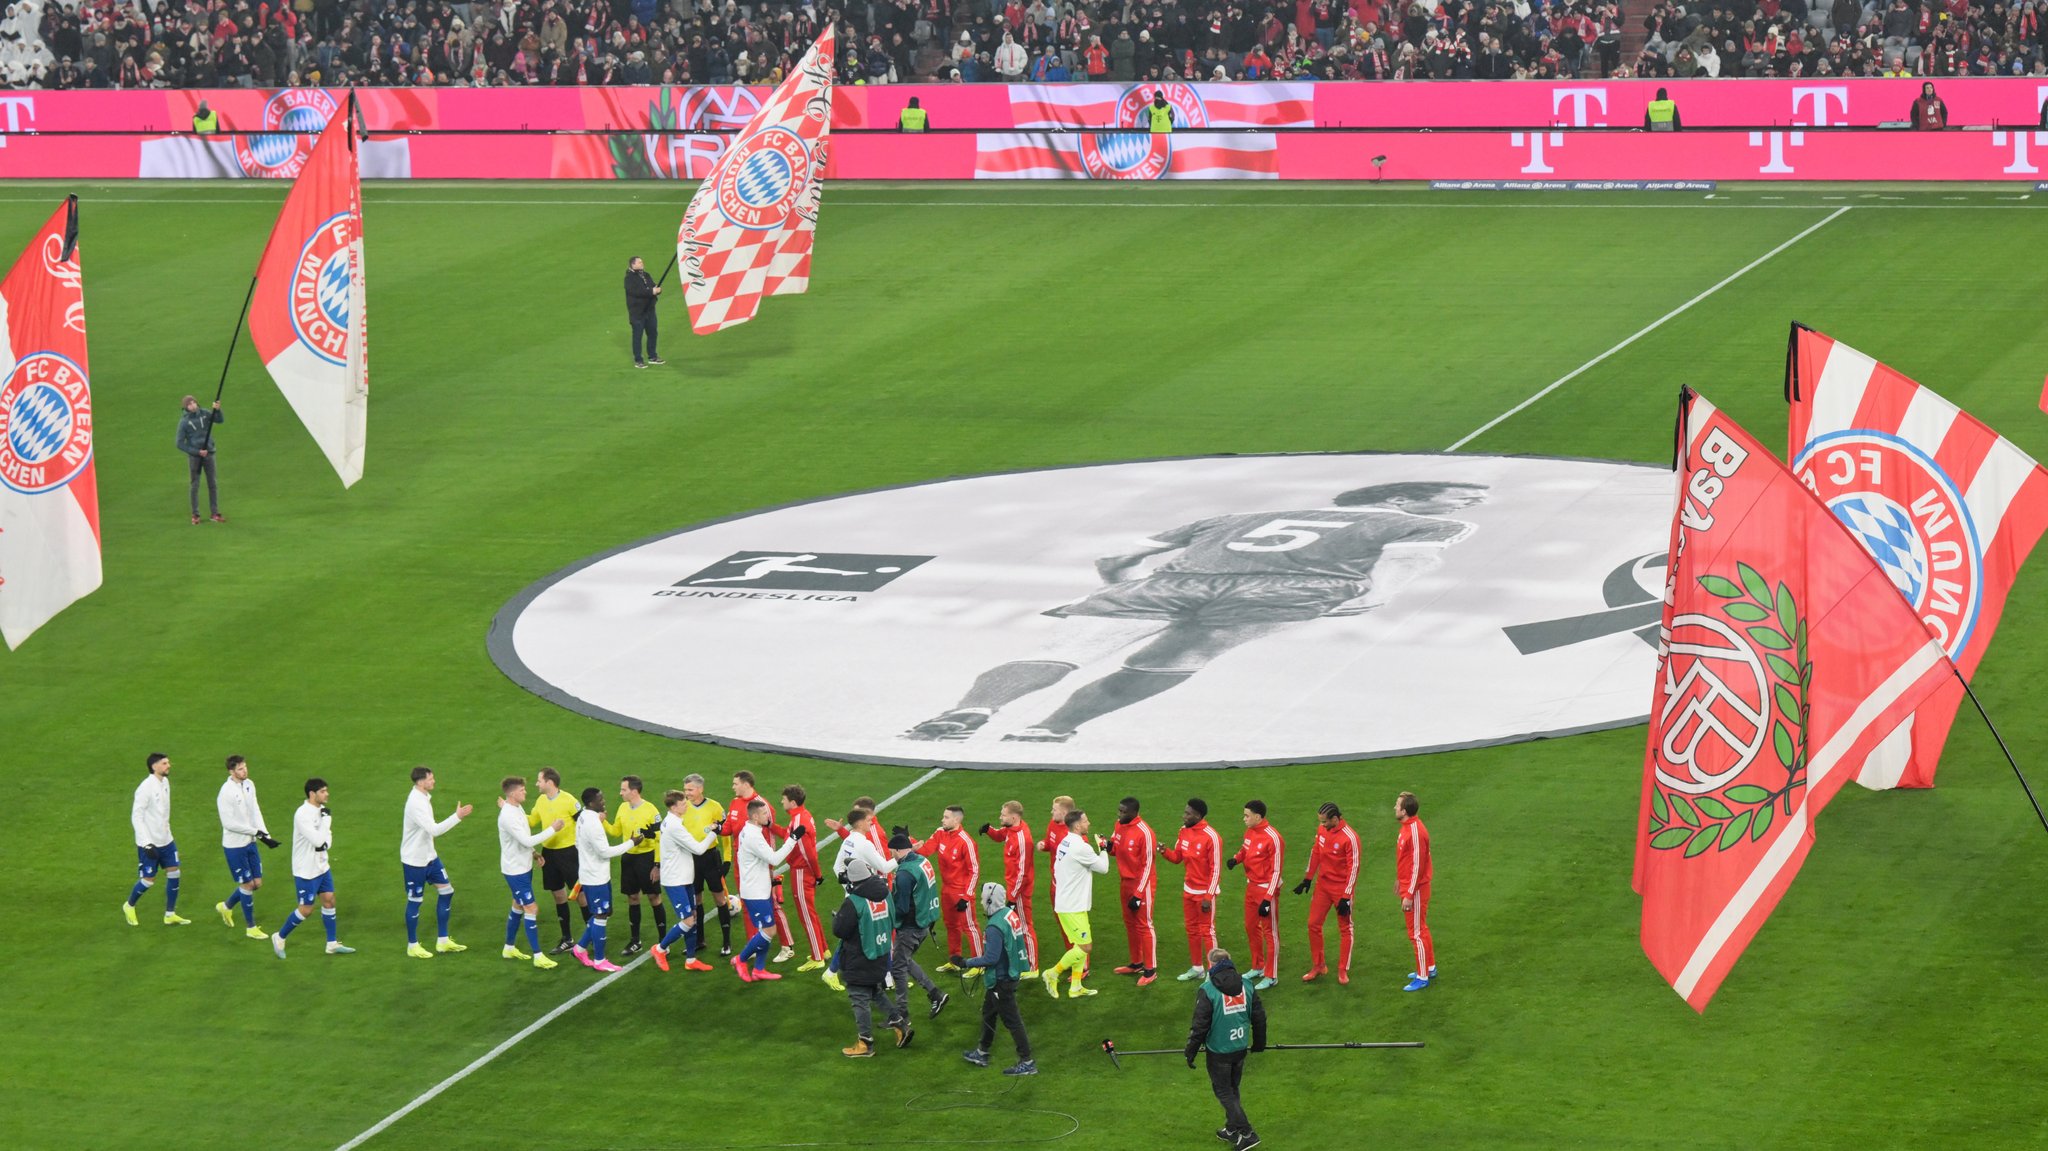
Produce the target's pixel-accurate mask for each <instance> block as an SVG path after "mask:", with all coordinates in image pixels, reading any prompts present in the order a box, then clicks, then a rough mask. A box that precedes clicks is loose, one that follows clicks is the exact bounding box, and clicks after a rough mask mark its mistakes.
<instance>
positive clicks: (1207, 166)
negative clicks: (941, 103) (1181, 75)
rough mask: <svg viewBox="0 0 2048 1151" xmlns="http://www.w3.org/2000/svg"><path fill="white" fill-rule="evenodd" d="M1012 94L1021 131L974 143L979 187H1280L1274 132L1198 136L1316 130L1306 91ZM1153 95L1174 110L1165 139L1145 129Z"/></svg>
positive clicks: (1051, 88) (1167, 85) (1170, 87)
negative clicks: (1050, 183)
mask: <svg viewBox="0 0 2048 1151" xmlns="http://www.w3.org/2000/svg"><path fill="white" fill-rule="evenodd" d="M1009 94H1010V119H1011V121H1012V122H1013V123H1014V124H1015V125H1016V126H1017V127H1018V128H1019V129H1026V130H1025V131H1019V132H1012V133H995V132H984V133H981V134H980V135H979V136H977V137H976V144H975V160H974V175H975V178H976V179H980V180H1002V179H1059V178H1069V179H1077V180H1084V179H1092V180H1240V179H1278V178H1279V175H1280V167H1279V160H1280V152H1279V142H1278V140H1277V138H1276V137H1275V136H1274V135H1273V134H1272V133H1270V132H1245V131H1203V129H1205V128H1206V129H1244V128H1308V127H1313V126H1314V125H1315V96H1314V91H1313V86H1312V85H1309V84H1285V83H1273V84H1227V85H1226V84H1199V85H1198V84H1184V83H1180V82H1178V81H1174V82H1164V83H1141V84H1137V85H1131V86H1124V85H1116V84H1057V85H1040V84H1013V85H1011V86H1010V89H1009ZM1155 94H1156V95H1163V96H1165V97H1166V102H1167V106H1168V107H1170V108H1172V109H1173V131H1172V132H1170V133H1158V134H1154V133H1152V132H1150V131H1147V130H1145V129H1146V128H1147V126H1148V124H1149V119H1148V113H1147V112H1146V108H1147V106H1148V105H1150V104H1151V103H1152V102H1153V100H1154V98H1155ZM1085 129H1095V130H1094V131H1088V130H1085ZM1103 129H1122V130H1121V131H1104V130H1103Z"/></svg>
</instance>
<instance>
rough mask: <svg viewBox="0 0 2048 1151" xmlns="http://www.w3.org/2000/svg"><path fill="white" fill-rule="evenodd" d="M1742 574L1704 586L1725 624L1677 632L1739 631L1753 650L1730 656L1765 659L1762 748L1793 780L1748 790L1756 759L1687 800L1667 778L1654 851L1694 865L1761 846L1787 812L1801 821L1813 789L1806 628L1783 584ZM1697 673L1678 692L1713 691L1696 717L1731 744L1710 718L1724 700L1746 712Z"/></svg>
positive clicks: (1656, 816)
mask: <svg viewBox="0 0 2048 1151" xmlns="http://www.w3.org/2000/svg"><path fill="white" fill-rule="evenodd" d="M1735 574H1736V576H1737V578H1736V579H1732V580H1731V579H1729V578H1727V577H1725V576H1719V575H1712V574H1708V575H1703V576H1701V577H1700V579H1699V583H1700V587H1702V588H1704V589H1705V590H1706V591H1707V593H1708V594H1710V595H1713V596H1715V597H1717V598H1719V599H1720V600H1722V601H1723V602H1722V603H1721V604H1720V605H1719V607H1720V612H1721V615H1722V616H1724V617H1725V620H1726V622H1722V621H1720V620H1714V619H1712V617H1708V616H1688V617H1680V619H1679V620H1674V621H1673V625H1674V631H1675V630H1676V629H1677V627H1678V626H1679V624H1680V623H1681V622H1683V621H1686V620H1690V621H1694V622H1695V623H1696V624H1700V625H1704V627H1705V628H1706V629H1707V630H1708V631H1710V632H1712V633H1715V634H1718V635H1721V636H1724V637H1729V636H1733V635H1734V634H1735V633H1737V632H1739V633H1740V636H1741V642H1743V643H1744V644H1745V645H1746V646H1747V648H1748V650H1747V651H1746V652H1739V651H1738V652H1734V653H1723V654H1733V655H1736V656H1745V655H1746V656H1751V657H1761V658H1760V662H1761V665H1762V666H1763V667H1764V668H1766V669H1768V673H1769V674H1768V676H1767V677H1766V680H1765V682H1764V685H1763V686H1764V687H1765V691H1764V695H1765V700H1762V701H1757V702H1763V703H1765V704H1766V706H1765V707H1764V708H1762V709H1760V711H1759V712H1758V713H1757V714H1756V715H1755V716H1754V717H1753V718H1755V719H1758V720H1760V721H1761V722H1760V723H1758V724H1757V730H1756V733H1755V734H1756V736H1757V737H1758V739H1757V741H1756V742H1757V743H1758V744H1761V743H1763V742H1765V740H1764V739H1763V738H1762V737H1763V735H1764V732H1765V730H1766V729H1767V730H1768V741H1767V742H1768V743H1769V745H1770V747H1771V750H1772V752H1773V753H1774V755H1775V758H1776V760H1777V763H1778V765H1779V767H1780V768H1782V769H1783V771H1784V780H1783V782H1782V783H1781V784H1779V785H1778V786H1776V787H1765V786H1763V785H1761V784H1758V783H1755V782H1748V781H1746V777H1747V776H1748V774H1749V771H1748V764H1749V757H1748V756H1744V757H1742V758H1741V759H1740V760H1739V761H1738V762H1737V763H1736V764H1735V765H1734V770H1732V771H1729V772H1727V773H1725V775H1724V776H1721V777H1718V778H1717V779H1716V782H1717V785H1716V786H1713V787H1710V788H1709V789H1708V790H1706V791H1704V792H1697V793H1692V794H1688V789H1685V788H1680V787H1675V786H1668V785H1667V784H1668V783H1669V781H1670V779H1671V777H1669V776H1667V775H1666V774H1665V773H1664V772H1662V771H1661V770H1660V771H1659V773H1658V778H1659V781H1660V783H1659V785H1658V786H1655V787H1653V788H1652V790H1651V793H1650V813H1651V817H1652V822H1651V828H1650V847H1651V848H1652V849H1654V850H1657V851H1679V850H1683V852H1684V855H1685V858H1687V859H1690V858H1692V857H1694V856H1696V855H1700V854H1703V853H1705V852H1707V851H1726V850H1728V849H1730V848H1732V847H1735V846H1736V845H1738V844H1740V843H1743V842H1745V841H1755V840H1759V839H1762V838H1763V836H1764V833H1765V832H1768V831H1769V830H1770V829H1771V824H1772V823H1773V822H1774V821H1775V820H1776V819H1777V817H1778V814H1779V812H1778V809H1779V808H1780V807H1781V806H1782V807H1783V808H1784V814H1785V815H1788V816H1789V815H1791V814H1792V811H1793V807H1794V804H1795V802H1796V793H1797V792H1798V790H1799V789H1800V788H1801V787H1804V786H1805V784H1806V747H1805V741H1804V739H1803V733H1804V732H1805V730H1806V719H1807V687H1808V685H1809V684H1811V683H1812V680H1813V664H1812V663H1811V662H1810V661H1809V660H1808V658H1807V651H1806V645H1807V633H1806V621H1805V620H1803V619H1801V618H1800V616H1799V605H1798V603H1797V602H1796V601H1795V600H1794V599H1793V596H1792V589H1791V588H1790V587H1788V586H1786V585H1785V584H1783V583H1780V584H1778V585H1777V590H1776V591H1775V592H1774V591H1772V589H1771V584H1770V581H1768V580H1766V579H1765V578H1764V577H1763V575H1762V574H1761V573H1760V572H1758V571H1757V570H1756V569H1755V568H1753V567H1750V566H1749V565H1748V564H1746V563H1737V564H1736V565H1735ZM1669 658H1670V659H1671V661H1672V662H1673V663H1674V664H1675V663H1676V662H1677V661H1678V659H1679V658H1680V656H1679V652H1678V645H1675V644H1674V645H1673V651H1672V654H1671V656H1670V657H1669ZM1670 670H1675V668H1674V669H1670ZM1698 672H1699V668H1698V663H1697V660H1696V661H1695V664H1694V665H1693V666H1692V667H1689V668H1688V669H1687V673H1686V676H1685V678H1684V681H1683V683H1681V684H1680V685H1679V686H1680V687H1681V688H1682V687H1685V686H1686V685H1689V684H1692V683H1694V682H1695V681H1696V680H1701V681H1704V682H1706V683H1707V684H1708V685H1709V687H1708V694H1707V696H1706V697H1705V698H1689V699H1685V700H1684V701H1683V702H1684V703H1685V705H1686V710H1687V713H1688V714H1691V715H1695V716H1696V717H1697V718H1698V722H1699V723H1700V724H1702V725H1705V726H1708V727H1714V728H1717V729H1718V730H1719V731H1720V733H1721V734H1723V735H1724V736H1725V735H1726V734H1727V730H1726V728H1725V727H1722V726H1721V724H1722V723H1723V722H1724V721H1723V720H1721V719H1717V718H1714V717H1713V716H1712V715H1710V709H1711V708H1712V707H1713V706H1714V704H1715V698H1714V697H1715V696H1719V698H1720V699H1721V700H1722V701H1724V702H1732V703H1733V706H1734V709H1735V711H1736V712H1737V713H1738V716H1739V715H1740V713H1741V712H1742V710H1743V708H1742V704H1741V701H1740V699H1739V696H1738V693H1736V692H1734V691H1732V690H1731V689H1730V688H1729V687H1728V686H1727V685H1726V684H1724V683H1723V682H1722V681H1721V680H1720V679H1718V678H1716V677H1714V676H1713V675H1712V674H1711V673H1708V674H1706V675H1699V674H1698ZM1667 674H1668V673H1667ZM1673 702H1674V703H1678V702H1681V701H1680V700H1676V699H1675V700H1673ZM1674 726H1676V725H1674ZM1699 743H1700V738H1699V736H1698V735H1697V734H1695V735H1694V737H1693V742H1692V745H1691V746H1692V747H1697V746H1698V744H1699ZM1759 750H1760V748H1759ZM1695 774H1696V773H1695ZM1710 778H1716V777H1710Z"/></svg>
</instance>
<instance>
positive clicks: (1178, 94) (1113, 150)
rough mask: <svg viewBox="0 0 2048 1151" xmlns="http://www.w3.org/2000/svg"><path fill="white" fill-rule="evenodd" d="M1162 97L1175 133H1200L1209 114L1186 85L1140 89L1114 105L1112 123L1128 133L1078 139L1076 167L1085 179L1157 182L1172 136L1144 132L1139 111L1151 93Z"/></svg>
mask: <svg viewBox="0 0 2048 1151" xmlns="http://www.w3.org/2000/svg"><path fill="white" fill-rule="evenodd" d="M1155 92H1159V93H1163V94H1165V96H1166V104H1167V107H1169V108H1172V109H1173V123H1174V127H1175V128H1176V129H1187V128H1206V127H1208V126H1209V110H1208V109H1207V108H1205V107H1203V105H1202V97H1201V96H1200V95H1198V94H1197V93H1196V92H1195V90H1194V88H1192V87H1190V86H1189V85H1187V84H1180V83H1172V84H1165V83H1162V84H1140V85H1138V86H1137V87H1135V88H1130V89H1127V90H1126V91H1125V92H1124V94H1123V95H1122V96H1121V97H1119V98H1118V100H1117V102H1116V119H1115V121H1114V123H1115V124H1116V125H1117V126H1118V127H1120V128H1129V129H1132V130H1131V131H1128V132H1113V133H1112V132H1101V133H1097V132H1087V133H1084V134H1083V135H1082V136H1081V164H1082V166H1083V167H1084V168H1086V169H1087V172H1088V175H1089V177H1090V178H1091V179H1096V180H1157V179H1159V178H1160V177H1161V176H1164V175H1165V174H1166V171H1167V169H1168V168H1169V167H1170V166H1171V165H1172V163H1173V133H1171V132H1156V133H1155V132H1151V131H1147V130H1145V125H1146V120H1145V116H1146V112H1145V109H1146V108H1147V107H1149V106H1150V105H1151V103H1152V99H1153V93H1155Z"/></svg>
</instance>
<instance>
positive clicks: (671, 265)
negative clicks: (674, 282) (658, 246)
mask: <svg viewBox="0 0 2048 1151" xmlns="http://www.w3.org/2000/svg"><path fill="white" fill-rule="evenodd" d="M675 270H676V257H674V256H670V257H669V258H668V267H666V268H663V269H662V270H661V279H659V280H656V281H654V286H655V287H657V288H659V287H661V286H662V285H663V284H666V283H668V274H669V273H670V272H673V271H675Z"/></svg>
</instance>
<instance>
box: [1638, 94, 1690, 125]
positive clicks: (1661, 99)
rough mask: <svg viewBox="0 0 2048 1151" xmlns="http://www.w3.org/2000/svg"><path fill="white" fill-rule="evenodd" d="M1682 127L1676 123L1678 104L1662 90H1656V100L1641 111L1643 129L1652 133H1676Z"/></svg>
mask: <svg viewBox="0 0 2048 1151" xmlns="http://www.w3.org/2000/svg"><path fill="white" fill-rule="evenodd" d="M1683 126H1684V125H1682V124H1680V123H1679V122H1678V102H1677V101H1676V100H1673V99H1672V98H1671V94H1670V93H1669V92H1666V91H1665V90H1664V89H1662V88H1659V89H1657V98H1656V99H1655V100H1652V101H1650V104H1649V106H1648V107H1646V108H1644V109H1643V127H1645V128H1648V129H1649V130H1650V131H1652V132H1676V131H1678V130H1679V128H1681V127H1683Z"/></svg>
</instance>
